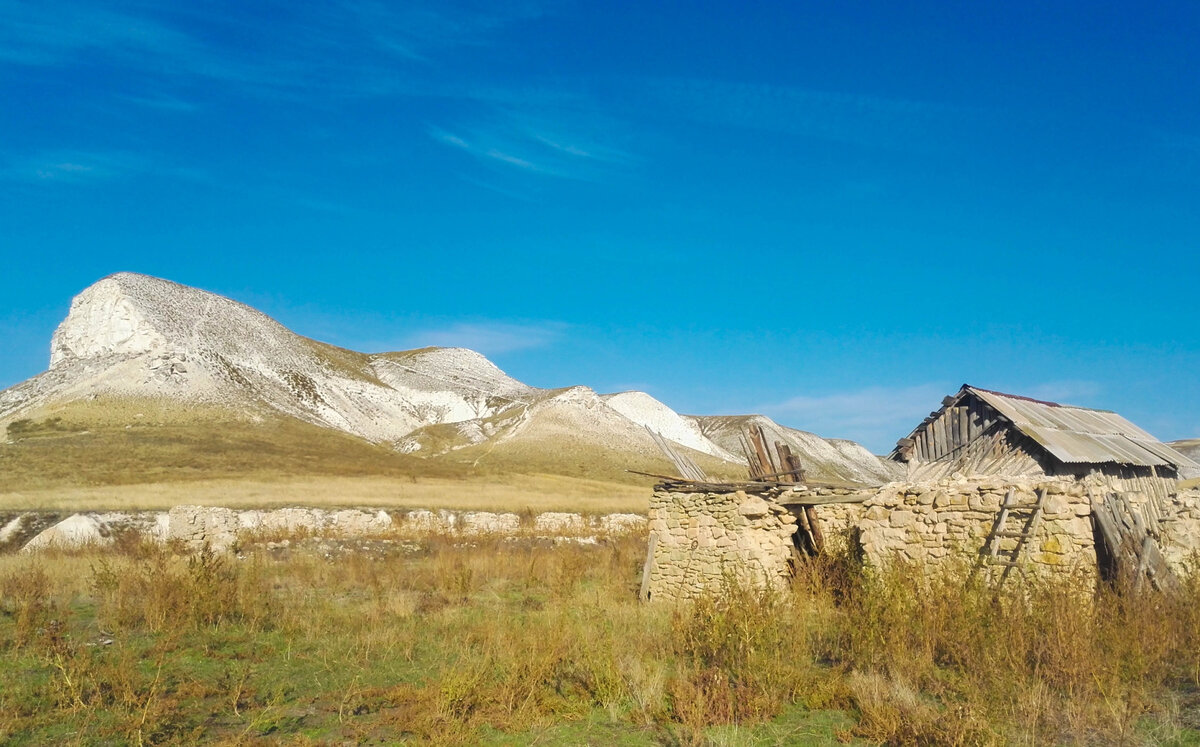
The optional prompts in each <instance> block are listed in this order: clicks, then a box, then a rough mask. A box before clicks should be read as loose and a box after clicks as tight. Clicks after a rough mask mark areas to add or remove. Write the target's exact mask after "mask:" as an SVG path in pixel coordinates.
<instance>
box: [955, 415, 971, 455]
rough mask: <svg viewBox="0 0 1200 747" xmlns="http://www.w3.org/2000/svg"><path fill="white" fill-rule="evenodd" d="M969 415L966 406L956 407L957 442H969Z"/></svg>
mask: <svg viewBox="0 0 1200 747" xmlns="http://www.w3.org/2000/svg"><path fill="white" fill-rule="evenodd" d="M970 421H971V415H970V412H968V410H967V408H965V407H960V408H958V443H959V445H960V446H966V445H967V444H969V443H970V442H971V422H970Z"/></svg>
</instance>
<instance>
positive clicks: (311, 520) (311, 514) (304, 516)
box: [258, 508, 328, 534]
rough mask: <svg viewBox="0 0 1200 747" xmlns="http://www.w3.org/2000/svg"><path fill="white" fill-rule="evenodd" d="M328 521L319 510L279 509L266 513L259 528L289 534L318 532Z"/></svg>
mask: <svg viewBox="0 0 1200 747" xmlns="http://www.w3.org/2000/svg"><path fill="white" fill-rule="evenodd" d="M327 520H328V518H327V516H326V514H325V512H324V511H322V510H321V509H319V508H279V509H276V510H274V511H264V512H263V514H262V518H261V522H260V523H259V527H258V528H259V529H261V530H266V531H279V532H287V533H289V534H297V533H299V532H318V531H320V530H321V529H323V528H324V527H325V525H326V523H327Z"/></svg>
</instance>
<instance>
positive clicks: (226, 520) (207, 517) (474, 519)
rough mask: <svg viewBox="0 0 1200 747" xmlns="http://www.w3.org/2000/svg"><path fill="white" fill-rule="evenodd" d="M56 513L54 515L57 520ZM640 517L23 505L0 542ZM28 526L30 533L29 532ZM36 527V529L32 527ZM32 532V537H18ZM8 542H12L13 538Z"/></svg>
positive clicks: (574, 528)
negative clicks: (65, 512) (75, 509)
mask: <svg viewBox="0 0 1200 747" xmlns="http://www.w3.org/2000/svg"><path fill="white" fill-rule="evenodd" d="M59 519H61V520H59ZM645 526H646V518H645V517H644V516H639V515H637V514H609V515H606V516H599V517H586V516H584V515H582V514H576V513H566V512H547V513H543V514H538V515H536V516H534V517H532V520H530V521H525V522H523V521H522V519H521V517H520V516H519V515H517V514H515V513H493V512H489V511H467V512H455V511H448V510H445V509H442V510H437V511H430V510H427V509H417V510H409V511H393V512H391V513H389V512H388V511H384V510H371V511H368V510H359V509H320V508H300V507H289V508H279V509H272V510H267V509H247V510H235V509H231V508H223V507H219V506H175V507H174V508H172V509H171V510H170V511H163V512H143V513H80V514H73V515H71V516H69V517H66V518H62V517H61V515H58V516H56V515H54V514H47V513H41V512H33V511H31V512H23V513H18V514H15V515H12V516H11V518H9V515H6V516H5V517H4V523H3V524H2V525H0V549H4V548H5V547H6V546H7V545H11V546H12V547H13V549H16V548H17V547H20V548H21V549H23V550H28V551H31V552H32V551H35V550H45V549H50V548H58V549H74V548H79V547H83V546H85V545H107V544H111V543H112V542H113V538H114V537H115V536H116V535H118V534H119V533H120V532H122V531H125V530H136V531H137V532H138V533H139V534H140V536H141V537H143V538H145V539H148V540H151V541H157V542H172V543H176V544H178V545H179V547H180V548H181V549H183V550H185V551H188V552H197V551H199V550H201V549H202V548H204V547H205V546H207V547H209V548H210V549H212V550H214V551H216V552H228V551H230V550H232V549H233V548H234V547H235V546H236V545H237V544H238V542H239V540H241V539H243V538H251V537H259V538H266V539H272V538H280V541H284V539H285V538H295V537H322V538H330V539H338V538H341V539H356V538H373V537H383V536H390V535H393V534H402V535H409V536H420V535H429V534H447V535H455V536H484V535H498V536H515V535H522V534H523V533H530V532H532V533H534V534H535V535H537V536H541V537H543V538H545V539H548V540H551V541H554V542H557V541H558V540H559V539H565V540H568V541H570V542H573V543H584V544H589V543H594V542H596V541H597V535H619V534H632V533H636V532H641V531H644V530H645ZM30 530H32V532H31V531H30ZM39 530H40V531H39ZM31 534H33V535H34V536H33V538H32V539H29V540H28V541H25V538H26V537H28V536H30V535H31ZM13 542H16V543H17V544H15V545H12V543H13Z"/></svg>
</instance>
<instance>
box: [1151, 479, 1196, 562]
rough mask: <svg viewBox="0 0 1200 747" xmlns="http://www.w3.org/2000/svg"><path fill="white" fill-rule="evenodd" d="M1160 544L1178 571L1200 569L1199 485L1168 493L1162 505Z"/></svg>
mask: <svg viewBox="0 0 1200 747" xmlns="http://www.w3.org/2000/svg"><path fill="white" fill-rule="evenodd" d="M1162 513H1163V518H1162V520H1161V522H1160V527H1159V535H1160V541H1159V547H1160V548H1161V549H1162V553H1163V557H1164V558H1165V559H1166V561H1167V563H1168V564H1169V565H1170V566H1171V567H1172V568H1173V569H1174V570H1175V571H1176V572H1179V573H1187V572H1194V571H1200V488H1191V489H1188V490H1181V491H1179V492H1177V493H1175V494H1174V495H1171V496H1170V497H1169V498H1168V499H1167V501H1166V505H1165V506H1164V509H1163V512H1162Z"/></svg>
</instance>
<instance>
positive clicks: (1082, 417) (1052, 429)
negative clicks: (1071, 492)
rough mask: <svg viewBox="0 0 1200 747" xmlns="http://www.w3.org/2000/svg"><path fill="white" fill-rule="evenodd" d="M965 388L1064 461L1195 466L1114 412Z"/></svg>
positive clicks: (1154, 465) (963, 390)
mask: <svg viewBox="0 0 1200 747" xmlns="http://www.w3.org/2000/svg"><path fill="white" fill-rule="evenodd" d="M968 391H969V392H971V393H973V394H975V396H977V397H979V398H980V399H981V400H983V401H984V402H986V403H987V404H988V405H990V406H991V407H993V408H995V410H996V411H997V412H999V413H1000V414H1001V415H1003V416H1004V417H1005V418H1007V419H1008V420H1010V421H1012V424H1013V425H1014V426H1016V427H1017V429H1018V430H1020V431H1021V432H1022V433H1024V434H1025V435H1027V436H1029V437H1030V438H1032V439H1033V440H1034V441H1037V442H1038V443H1039V444H1041V445H1042V446H1043V447H1044V448H1045V449H1046V451H1049V452H1050V453H1051V454H1052V455H1054V457H1055V458H1056V459H1058V460H1059V461H1061V462H1063V463H1064V464H1103V463H1106V462H1113V463H1116V464H1135V465H1140V466H1144V467H1165V466H1170V467H1196V466H1197V465H1196V464H1195V463H1194V462H1193V461H1192V460H1190V459H1188V458H1187V457H1185V456H1184V455H1183V454H1180V453H1179V452H1177V451H1175V450H1174V449H1172V448H1171V447H1169V446H1167V445H1166V444H1163V443H1161V442H1159V441H1158V439H1156V438H1155V437H1154V436H1151V435H1150V434H1149V433H1147V432H1146V431H1144V430H1142V429H1141V428H1138V427H1137V426H1136V425H1134V424H1133V423H1131V422H1129V421H1128V420H1126V419H1125V418H1123V417H1121V416H1120V415H1118V414H1117V413H1115V412H1109V411H1107V410H1089V409H1087V408H1085V407H1072V406H1070V405H1060V404H1057V403H1054V402H1039V401H1038V400H1033V399H1028V398H1026V397H1016V396H1013V395H1010V394H1002V393H1000V392H992V391H988V390H987V389H976V388H975V387H970V386H965V385H964V386H963V388H962V390H961V391H960V392H959V395H960V396H961V395H962V394H964V393H966V392H968Z"/></svg>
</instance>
